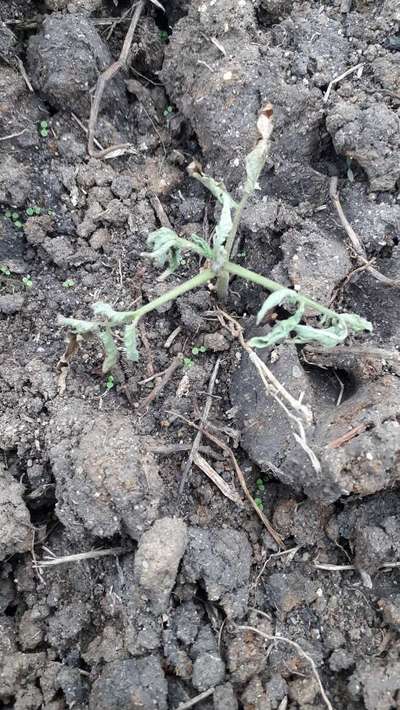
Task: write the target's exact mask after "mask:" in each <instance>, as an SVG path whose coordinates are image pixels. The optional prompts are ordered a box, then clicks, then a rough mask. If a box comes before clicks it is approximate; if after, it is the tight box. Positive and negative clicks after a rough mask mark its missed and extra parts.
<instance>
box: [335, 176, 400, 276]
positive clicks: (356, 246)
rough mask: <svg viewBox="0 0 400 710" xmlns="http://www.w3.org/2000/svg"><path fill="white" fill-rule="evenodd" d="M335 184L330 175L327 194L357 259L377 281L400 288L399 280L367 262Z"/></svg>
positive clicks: (336, 180)
mask: <svg viewBox="0 0 400 710" xmlns="http://www.w3.org/2000/svg"><path fill="white" fill-rule="evenodd" d="M337 186H338V179H337V177H332V178H331V180H330V184H329V195H330V198H331V200H332V203H333V205H334V207H335V209H336V212H337V214H338V217H339V219H340V223H341V225H342V227H343V228H344V230H345V232H346V234H347V236H348V237H349V239H350V241H351V245H352V247H353V249H354V251H355V252H356V255H357V259H358V260H359V261H361V262H362V263H363V264H364V265H365V266H366V268H367V270H368V271H369V272H370V274H372V276H374V278H375V279H376V280H377V281H380V282H381V283H383V284H384V285H385V286H392V287H395V288H400V281H396V280H394V279H389V278H388V277H387V276H384V274H381V272H380V271H378V270H377V269H375V267H374V266H371V264H370V263H369V262H368V259H367V258H366V256H365V251H364V247H363V245H362V242H361V239H360V237H359V236H358V234H356V232H355V231H354V229H353V227H352V226H351V224H350V222H349V221H348V219H347V217H346V215H345V213H344V211H343V207H342V205H341V202H340V198H339V192H338V189H337Z"/></svg>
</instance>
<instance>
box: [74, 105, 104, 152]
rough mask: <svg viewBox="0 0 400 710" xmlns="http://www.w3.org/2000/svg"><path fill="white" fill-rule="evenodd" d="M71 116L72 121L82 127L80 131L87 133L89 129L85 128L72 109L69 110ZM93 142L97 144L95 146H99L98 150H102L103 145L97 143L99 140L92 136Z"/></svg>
mask: <svg viewBox="0 0 400 710" xmlns="http://www.w3.org/2000/svg"><path fill="white" fill-rule="evenodd" d="M71 116H72V118H73V119H74V121H75V122H76V123H77V124H78V126H79V127H80V128H82V131H83V132H84V133H86V135H87V134H88V133H89V131H88V129H87V128H86V126H85V124H84V123H82V121H81V120H80V119H79V118H78V116H77V115H76V114H75V113H73V112H72V111H71ZM93 143H94V144H95V145H97V147H98V148H99V150H104V148H103V146H102V145H101V143H99V141H98V140H97V138H93Z"/></svg>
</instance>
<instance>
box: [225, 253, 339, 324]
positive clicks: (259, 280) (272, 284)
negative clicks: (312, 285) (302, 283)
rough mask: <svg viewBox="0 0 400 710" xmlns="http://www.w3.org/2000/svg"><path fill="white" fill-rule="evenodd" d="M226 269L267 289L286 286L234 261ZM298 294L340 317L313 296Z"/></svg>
mask: <svg viewBox="0 0 400 710" xmlns="http://www.w3.org/2000/svg"><path fill="white" fill-rule="evenodd" d="M224 271H225V272H227V273H228V274H232V275H234V276H239V277H240V278H242V279H245V280H246V281H252V282H253V283H255V284H258V285H259V286H263V287H264V288H265V289H267V291H279V290H280V289H282V288H285V287H284V286H282V284H280V283H278V282H277V281H272V279H267V278H266V277H265V276H261V274H257V273H256V272H255V271H250V269H245V268H244V266H239V264H234V263H233V262H232V261H227V262H226V264H225V265H224ZM298 295H299V296H301V297H302V299H303V301H304V303H305V304H306V306H309V307H310V308H313V309H314V310H315V311H318V313H322V314H324V315H327V316H329V317H330V318H337V317H338V314H337V313H335V311H332V310H331V309H330V308H327V307H326V306H323V305H322V304H321V303H317V301H313V299H312V298H309V297H308V296H304V295H303V294H300V293H299V294H298Z"/></svg>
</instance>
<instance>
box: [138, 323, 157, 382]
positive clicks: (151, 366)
mask: <svg viewBox="0 0 400 710" xmlns="http://www.w3.org/2000/svg"><path fill="white" fill-rule="evenodd" d="M139 332H140V338H141V341H142V343H143V347H144V349H145V351H146V355H147V374H148V375H149V377H152V376H153V375H154V358H153V353H152V352H151V347H150V343H149V339H148V337H147V335H146V328H145V325H144V323H143V321H139Z"/></svg>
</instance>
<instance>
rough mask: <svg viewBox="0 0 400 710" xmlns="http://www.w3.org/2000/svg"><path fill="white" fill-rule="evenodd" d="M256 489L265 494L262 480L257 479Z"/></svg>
mask: <svg viewBox="0 0 400 710" xmlns="http://www.w3.org/2000/svg"><path fill="white" fill-rule="evenodd" d="M256 487H257V490H258V491H260V493H264V491H265V485H264V481H263V479H262V478H257V480H256Z"/></svg>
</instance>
